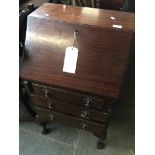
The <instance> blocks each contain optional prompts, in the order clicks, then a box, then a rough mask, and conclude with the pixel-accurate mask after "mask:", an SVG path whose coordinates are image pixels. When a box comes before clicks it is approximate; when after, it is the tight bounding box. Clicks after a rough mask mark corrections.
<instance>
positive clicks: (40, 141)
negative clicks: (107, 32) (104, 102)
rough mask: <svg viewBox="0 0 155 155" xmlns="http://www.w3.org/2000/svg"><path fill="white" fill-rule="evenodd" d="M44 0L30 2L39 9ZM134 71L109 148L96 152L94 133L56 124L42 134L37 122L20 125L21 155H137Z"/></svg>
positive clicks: (112, 127)
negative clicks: (46, 133) (45, 133)
mask: <svg viewBox="0 0 155 155" xmlns="http://www.w3.org/2000/svg"><path fill="white" fill-rule="evenodd" d="M44 1H46V0H31V1H30V2H34V4H36V6H39V5H40V4H41V3H43V2H44ZM131 68H132V67H131ZM131 68H130V72H129V75H128V79H127V81H126V83H125V85H124V88H123V91H122V93H121V94H122V95H121V97H120V102H119V103H118V105H117V106H116V109H115V111H114V114H113V116H112V119H111V122H110V125H109V128H108V137H107V146H106V148H105V149H103V150H98V149H96V142H97V138H96V137H95V136H94V135H93V134H92V133H90V132H86V131H81V130H79V129H76V128H72V127H68V126H65V125H60V124H56V123H53V124H49V128H50V129H51V132H50V133H49V134H48V135H42V134H41V133H40V131H41V128H40V127H39V126H38V125H37V124H36V123H35V122H33V121H25V122H24V121H22V122H20V125H19V138H20V139H19V143H20V144H19V152H20V155H134V152H135V134H134V130H135V129H134V124H135V122H134V119H135V118H134V105H135V104H134V73H133V72H134V71H133V70H132V71H131Z"/></svg>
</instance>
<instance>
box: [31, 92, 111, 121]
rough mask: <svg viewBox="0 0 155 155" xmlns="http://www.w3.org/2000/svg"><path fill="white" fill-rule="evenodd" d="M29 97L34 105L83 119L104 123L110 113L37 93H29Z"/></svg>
mask: <svg viewBox="0 0 155 155" xmlns="http://www.w3.org/2000/svg"><path fill="white" fill-rule="evenodd" d="M31 97H32V99H33V102H34V104H35V105H38V106H41V107H44V108H48V109H51V110H54V111H58V112H62V113H66V114H71V115H73V116H76V117H80V118H83V119H88V120H94V121H98V122H102V123H106V122H107V120H108V118H109V114H110V113H107V112H100V111H96V110H92V109H88V108H84V107H82V106H77V105H74V104H68V103H66V102H62V101H58V100H53V99H47V98H45V97H40V96H37V95H31Z"/></svg>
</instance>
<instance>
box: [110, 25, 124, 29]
mask: <svg viewBox="0 0 155 155" xmlns="http://www.w3.org/2000/svg"><path fill="white" fill-rule="evenodd" d="M112 27H115V28H118V29H121V28H122V25H112Z"/></svg>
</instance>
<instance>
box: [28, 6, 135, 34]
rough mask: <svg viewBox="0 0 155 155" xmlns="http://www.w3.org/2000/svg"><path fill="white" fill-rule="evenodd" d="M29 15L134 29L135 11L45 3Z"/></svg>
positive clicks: (98, 25)
mask: <svg viewBox="0 0 155 155" xmlns="http://www.w3.org/2000/svg"><path fill="white" fill-rule="evenodd" d="M29 16H33V17H39V18H45V19H47V20H49V19H53V20H60V21H65V22H69V23H75V24H82V25H83V24H85V25H91V26H97V27H103V28H110V29H111V28H114V29H115V28H117V27H118V28H119V27H121V29H122V30H128V31H134V26H135V25H134V24H135V23H134V21H135V20H134V17H135V16H134V13H129V12H123V13H122V12H121V11H113V10H103V9H96V8H88V7H74V6H69V5H60V4H59V5H58V4H51V3H44V4H43V5H42V6H41V7H39V8H38V9H37V10H36V11H34V12H33V13H31V14H30V15H29Z"/></svg>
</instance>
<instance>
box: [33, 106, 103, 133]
mask: <svg viewBox="0 0 155 155" xmlns="http://www.w3.org/2000/svg"><path fill="white" fill-rule="evenodd" d="M35 109H36V112H37V113H38V114H39V117H41V120H42V119H43V120H46V121H56V122H59V123H63V124H67V125H71V126H73V127H77V128H80V129H84V130H88V131H91V132H93V133H95V134H96V135H101V134H102V133H103V131H104V130H105V128H106V127H105V125H104V124H100V123H97V122H92V121H87V120H84V119H80V118H77V117H73V116H69V115H65V114H62V113H58V112H55V111H51V110H46V109H43V108H40V107H37V106H35ZM51 117H52V118H51Z"/></svg>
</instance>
